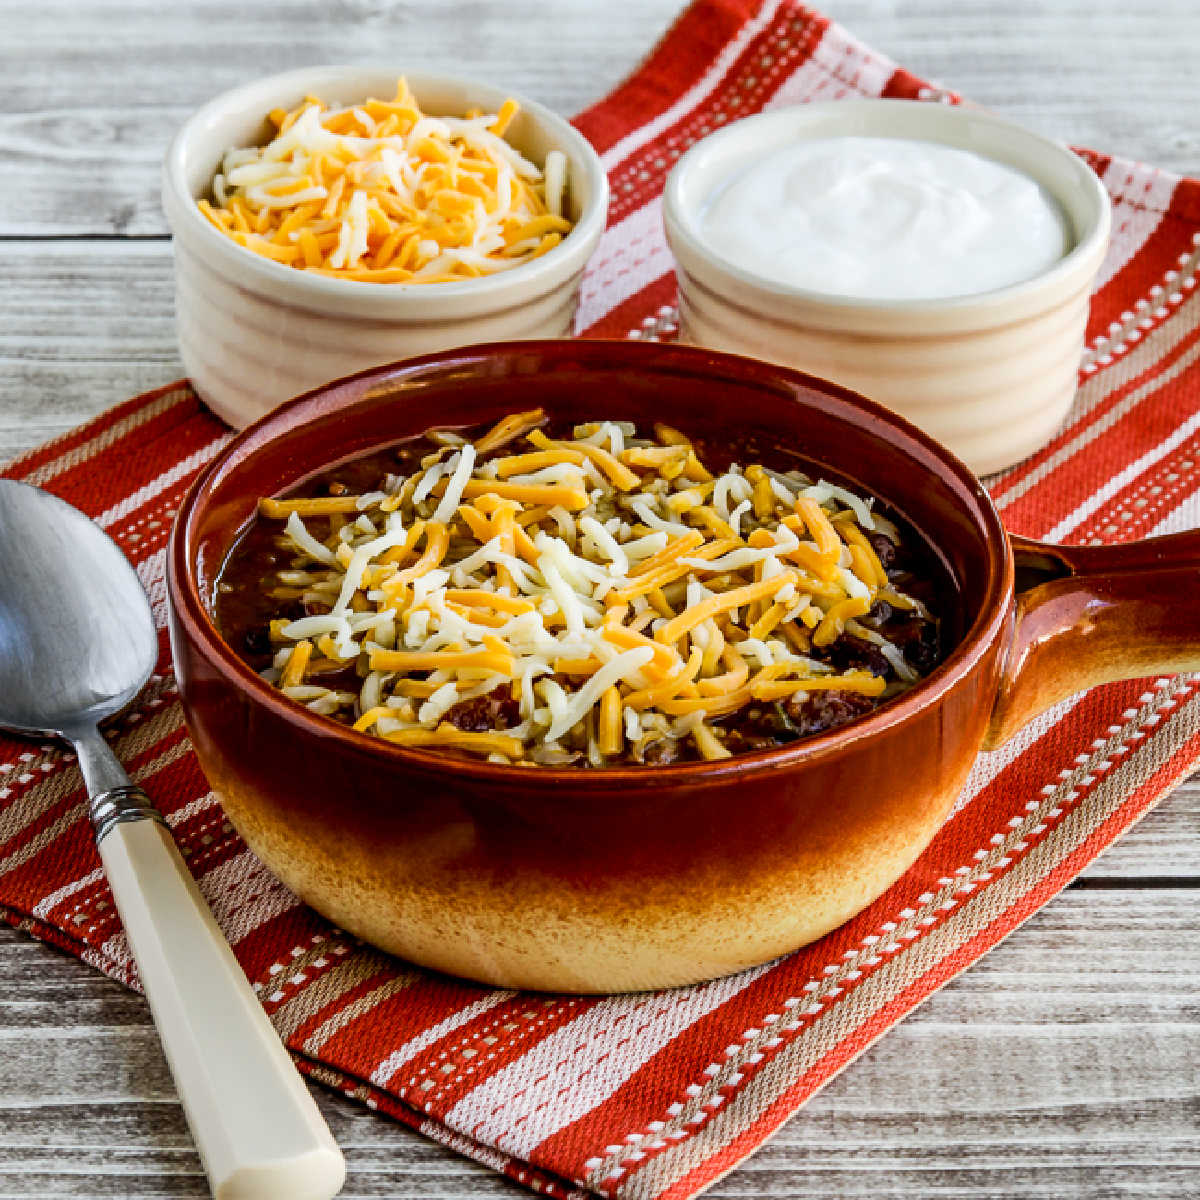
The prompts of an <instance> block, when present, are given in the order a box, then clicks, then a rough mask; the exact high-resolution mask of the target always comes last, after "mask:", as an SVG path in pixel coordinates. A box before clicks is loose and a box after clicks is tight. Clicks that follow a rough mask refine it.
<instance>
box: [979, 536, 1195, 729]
mask: <svg viewBox="0 0 1200 1200" xmlns="http://www.w3.org/2000/svg"><path fill="white" fill-rule="evenodd" d="M1011 540H1012V547H1013V558H1014V560H1015V562H1016V568H1017V597H1016V624H1015V627H1014V629H1013V633H1012V636H1011V641H1010V644H1009V648H1008V653H1007V657H1006V658H1005V661H1004V666H1003V670H1002V672H1001V679H1000V690H999V693H998V695H997V698H996V703H995V706H994V707H993V710H992V717H991V723H990V724H989V726H988V732H987V736H986V737H985V739H984V749H992V748H994V747H996V746H999V745H1000V744H1001V743H1002V742H1005V741H1007V740H1008V739H1009V738H1010V737H1011V736H1012V735H1013V734H1014V733H1016V732H1017V730H1018V729H1020V728H1021V727H1022V726H1023V725H1025V724H1027V723H1028V722H1029V721H1031V720H1032V719H1033V718H1034V717H1036V716H1037V715H1038V713H1040V712H1043V711H1045V710H1046V709H1047V708H1049V707H1050V706H1051V705H1052V704H1057V703H1058V702H1059V701H1060V700H1065V699H1066V698H1067V697H1068V696H1071V695H1073V694H1074V693H1075V692H1079V691H1082V690H1083V689H1084V688H1089V687H1093V686H1094V685H1096V684H1098V683H1111V682H1112V681H1114V680H1117V679H1139V678H1141V677H1143V676H1146V675H1173V674H1175V673H1176V672H1179V671H1195V670H1200V529H1193V530H1189V531H1188V532H1187V533H1176V534H1171V535H1169V536H1167V537H1158V538H1149V539H1147V540H1146V541H1142V542H1131V543H1129V544H1127V545H1123V546H1051V545H1047V544H1046V543H1044V542H1034V541H1030V540H1028V539H1026V538H1022V537H1015V536H1014V537H1013V538H1012V539H1011Z"/></svg>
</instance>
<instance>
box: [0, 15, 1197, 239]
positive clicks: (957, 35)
mask: <svg viewBox="0 0 1200 1200" xmlns="http://www.w3.org/2000/svg"><path fill="white" fill-rule="evenodd" d="M677 8H678V5H677V0H614V2H612V3H597V2H595V0H556V3H555V4H554V5H553V6H549V5H547V4H546V3H544V0H509V2H508V3H505V4H496V3H492V4H487V3H482V4H472V5H470V6H463V5H450V4H445V3H443V0H410V2H408V3H395V2H393V3H389V2H387V0H345V2H343V3H339V4H328V3H319V2H317V0H298V2H296V3H291V4H288V5H287V6H286V7H284V8H281V7H279V6H274V5H258V6H247V5H243V4H234V3H231V2H230V0H213V3H211V4H204V5H200V4H175V5H159V4H153V5H152V4H148V3H145V2H144V0H143V2H138V0H113V2H109V3H104V4H99V3H93V4H75V3H72V2H71V0H56V2H54V3H48V4H40V3H34V2H33V0H17V2H14V0H9V3H7V4H6V6H5V17H4V19H5V20H6V21H7V22H9V23H11V27H12V28H14V29H20V31H21V36H20V37H12V38H0V79H3V80H4V105H3V112H2V113H0V157H2V158H3V160H4V162H5V170H6V178H5V186H4V187H3V188H2V189H0V235H16V234H43V235H54V234H71V235H78V234H85V233H92V234H96V233H100V234H154V233H161V232H163V230H164V223H163V219H162V216H161V213H160V211H159V207H158V164H159V162H160V160H161V157H162V153H163V151H164V149H165V147H166V144H167V142H168V140H169V138H170V136H171V134H172V132H173V131H174V129H175V128H176V127H177V126H178V125H179V123H180V122H181V121H182V120H183V118H184V117H185V116H186V115H187V113H189V112H190V111H191V110H192V109H194V108H195V107H197V106H198V105H199V104H201V103H202V102H203V101H204V100H206V99H209V98H210V97H212V96H214V95H216V94H217V93H218V92H220V91H223V90H225V89H226V88H228V87H232V86H234V85H236V84H239V83H242V82H245V81H247V80H249V79H253V78H256V77H258V76H260V75H262V74H264V73H267V72H269V71H274V70H283V69H286V68H290V67H296V66H303V65H309V64H315V63H321V62H329V61H335V60H336V61H343V62H380V61H390V62H394V63H395V64H396V65H397V67H398V68H404V67H408V68H409V69H412V70H416V69H427V70H433V71H454V72H457V73H460V74H464V75H467V76H471V77H475V78H479V79H486V80H489V81H493V82H495V83H497V84H500V85H503V86H506V87H510V88H512V89H514V90H516V91H519V92H522V93H525V94H528V95H530V96H532V97H534V98H536V99H539V100H542V101H543V102H545V103H547V104H549V105H550V106H551V107H553V108H556V109H558V110H559V111H561V112H564V113H572V112H575V111H577V110H578V109H580V108H582V107H583V106H584V105H586V104H589V103H591V102H593V101H594V100H596V99H598V98H599V97H600V96H602V95H603V94H604V93H605V92H606V91H608V90H609V89H610V88H612V87H613V86H614V85H615V84H616V83H617V82H619V80H620V79H621V78H622V77H623V76H624V75H625V73H626V72H627V71H628V70H629V69H630V68H631V67H632V66H633V64H634V63H636V62H637V60H638V59H639V58H641V57H642V55H643V54H644V53H645V52H646V51H647V50H648V49H649V47H650V46H651V44H652V43H653V41H654V40H655V39H656V38H657V37H658V36H659V35H660V34H661V33H662V31H663V30H664V29H665V28H666V26H667V25H668V24H669V22H670V20H671V19H672V17H673V16H674V14H675V13H676V11H677ZM828 8H829V11H830V12H831V14H832V15H834V16H835V17H837V18H838V19H839V20H841V21H842V23H843V24H845V25H846V26H847V27H848V28H850V29H851V30H852V31H853V32H854V33H856V34H857V35H858V36H860V37H861V38H863V39H864V40H866V41H867V42H869V43H870V44H872V45H873V46H874V47H875V48H876V49H878V50H880V51H882V52H884V53H886V54H888V55H889V56H891V57H892V58H893V59H896V60H897V61H899V62H901V63H902V64H903V65H905V66H907V67H908V68H909V69H910V70H913V71H916V72H918V73H920V74H923V75H926V76H929V77H933V78H935V79H937V80H939V81H941V82H943V83H945V84H946V85H947V86H951V87H954V88H956V89H958V90H960V91H962V92H964V93H965V94H967V95H969V96H970V97H971V98H972V99H974V100H975V101H977V102H978V103H981V104H985V105H988V106H990V107H993V108H995V109H997V110H998V111H1001V112H1004V113H1007V114H1008V115H1010V116H1012V117H1014V118H1015V119H1017V120H1020V121H1023V122H1025V123H1026V124H1028V125H1030V126H1032V127H1033V128H1035V129H1038V130H1040V131H1042V132H1044V133H1046V134H1049V135H1051V136H1054V137H1059V138H1062V139H1064V140H1068V141H1072V142H1074V143H1076V144H1079V145H1090V146H1094V147H1096V148H1097V149H1101V150H1107V151H1118V152H1121V153H1124V154H1127V155H1130V156H1133V157H1139V158H1142V159H1145V160H1147V161H1150V162H1154V163H1156V164H1158V165H1159V166H1164V167H1169V168H1172V169H1175V170H1178V171H1188V170H1191V171H1197V170H1200V126H1198V125H1197V124H1196V122H1195V121H1194V119H1193V115H1194V114H1195V113H1196V112H1197V111H1200V72H1197V71H1195V70H1194V69H1193V67H1192V55H1191V53H1190V52H1189V48H1191V49H1194V47H1196V46H1197V45H1198V44H1200V6H1197V5H1196V4H1195V3H1193V0H1150V2H1145V3H1139V4H1136V5H1130V4H1125V3H1123V2H1122V0H1103V2H1102V3H1094V4H1093V3H1083V2H1081V0H1058V2H1057V3H1054V4H1046V5H1020V6H1007V7H1004V8H997V7H996V6H995V5H994V3H993V2H992V0H961V2H956V0H913V2H910V3H905V4H904V5H896V4H891V3H882V2H879V0H839V2H837V3H831V4H830V5H828Z"/></svg>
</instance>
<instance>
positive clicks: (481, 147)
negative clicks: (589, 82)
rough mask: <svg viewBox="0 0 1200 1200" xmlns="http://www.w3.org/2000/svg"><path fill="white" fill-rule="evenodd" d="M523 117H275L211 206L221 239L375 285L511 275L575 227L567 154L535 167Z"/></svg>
mask: <svg viewBox="0 0 1200 1200" xmlns="http://www.w3.org/2000/svg"><path fill="white" fill-rule="evenodd" d="M518 112H519V107H518V105H517V104H516V102H515V101H513V100H507V101H505V103H504V104H503V105H502V106H501V109H500V111H499V112H498V113H469V114H467V115H466V116H463V117H439V116H430V115H427V114H425V113H423V112H422V111H421V108H420V106H419V105H418V103H417V101H416V99H415V97H414V96H413V94H412V92H411V91H410V90H409V87H408V84H407V83H406V82H405V81H404V80H403V79H401V80H400V81H399V82H398V84H397V88H396V95H395V98H394V99H392V100H375V99H370V100H366V101H364V102H363V103H362V104H356V105H351V106H349V107H345V108H330V107H329V106H328V105H326V104H325V103H324V102H323V101H322V100H320V99H317V98H316V97H313V96H309V97H307V98H306V99H305V100H304V101H303V103H301V104H300V105H299V106H298V107H297V108H294V109H292V110H291V111H290V112H288V111H284V110H282V109H278V110H276V111H274V112H272V113H270V114H269V118H268V119H269V120H270V122H271V123H272V124H273V125H274V126H275V129H276V133H275V136H274V137H273V138H272V139H271V140H270V141H269V142H267V143H266V144H265V145H263V146H253V147H245V148H239V149H233V150H230V151H228V152H227V153H226V154H225V156H224V158H223V159H222V162H221V168H220V170H219V171H218V172H217V174H216V176H215V177H214V179H213V184H212V198H211V200H210V199H208V198H205V199H202V200H200V201H199V202H198V204H199V209H200V211H201V213H203V214H204V216H205V217H206V218H207V219H208V220H209V221H210V222H211V223H212V224H213V225H214V226H215V227H216V228H217V229H218V230H220V231H221V233H223V234H225V235H226V236H227V237H229V238H230V239H232V240H233V241H235V242H236V243H237V244H238V245H240V246H243V247H244V248H245V249H247V250H250V251H252V252H254V253H255V254H258V255H261V256H262V257H264V258H269V259H271V260H272V261H274V262H278V263H282V264H283V265H285V266H289V267H294V268H296V269H297V270H301V271H310V272H315V273H317V274H321V275H329V276H332V277H335V278H338V279H352V280H358V281H362V282H368V283H421V284H424V283H454V282H460V281H462V280H465V279H474V278H479V277H481V276H485V275H493V274H495V273H497V272H499V271H508V270H511V269H512V268H513V267H517V266H520V265H521V264H522V263H524V262H528V261H530V260H531V259H534V258H537V257H539V256H541V255H543V254H545V253H546V252H547V251H549V250H551V249H553V248H554V247H555V246H556V245H558V243H559V242H560V241H561V240H562V239H563V238H564V237H565V236H566V235H567V234H568V233H570V231H571V228H572V223H571V221H570V219H569V218H568V216H567V213H566V207H565V206H566V199H567V191H568V186H569V181H568V179H567V169H566V168H567V164H566V158H565V156H564V155H563V154H562V152H561V151H559V150H551V151H550V152H549V154H547V156H546V161H545V163H544V164H543V166H541V167H539V166H538V165H537V164H535V163H532V162H530V161H529V159H527V158H526V157H525V156H524V155H523V154H521V153H520V152H519V151H518V150H517V149H516V148H515V147H514V146H513V145H512V144H511V143H510V142H508V141H507V140H506V139H505V137H504V135H505V133H506V131H507V130H508V128H509V126H510V125H511V123H512V121H513V119H514V118H515V117H516V116H517V113H518Z"/></svg>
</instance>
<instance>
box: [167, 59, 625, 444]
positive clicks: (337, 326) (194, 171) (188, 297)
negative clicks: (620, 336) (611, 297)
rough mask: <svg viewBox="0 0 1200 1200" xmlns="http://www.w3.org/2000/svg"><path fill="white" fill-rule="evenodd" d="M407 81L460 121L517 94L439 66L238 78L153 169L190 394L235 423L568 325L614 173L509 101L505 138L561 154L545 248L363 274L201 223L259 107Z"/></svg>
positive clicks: (527, 149) (347, 95) (541, 116)
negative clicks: (464, 265) (406, 361)
mask: <svg viewBox="0 0 1200 1200" xmlns="http://www.w3.org/2000/svg"><path fill="white" fill-rule="evenodd" d="M401 75H403V76H404V77H405V78H406V79H407V80H408V84H409V86H410V88H411V89H412V91H413V94H414V95H415V96H416V98H417V100H418V102H419V103H420V105H421V107H422V109H423V110H424V111H425V112H427V113H430V114H431V115H436V116H443V115H455V116H460V115H462V114H463V113H464V112H466V110H467V109H468V108H471V107H473V106H474V107H478V108H482V109H483V110H484V111H485V112H486V111H496V110H497V109H499V107H500V105H501V104H503V102H504V100H505V99H506V98H507V97H508V96H509V95H510V94H511V93H508V92H506V91H503V90H501V89H499V88H495V87H491V86H489V85H487V84H481V83H474V82H472V81H470V80H466V79H458V78H455V77H453V76H445V75H425V74H421V73H419V72H413V71H406V70H404V69H403V68H401V67H395V68H391V69H383V68H374V69H368V68H363V67H311V68H305V69H303V70H299V71H290V72H288V73H286V74H283V75H275V76H272V77H271V78H268V79H263V80H260V81H258V82H256V83H251V84H247V85H246V86H244V87H240V88H235V89H234V90H233V91H230V92H226V93H224V94H223V95H221V96H218V97H217V98H216V99H214V100H212V101H210V102H209V103H208V104H206V105H205V106H204V107H203V108H201V109H200V110H199V111H197V112H196V113H195V114H194V115H193V116H192V117H191V118H189V119H188V121H187V122H186V123H185V124H184V125H183V126H182V128H181V129H180V130H179V132H178V133H177V134H176V135H175V138H174V140H173V141H172V142H171V145H170V147H169V149H168V150H167V156H166V160H165V162H164V165H163V189H162V199H163V208H164V210H165V212H166V215H167V221H168V224H169V225H170V227H171V232H172V233H173V234H174V236H175V316H176V323H177V328H178V336H179V349H180V354H181V355H182V358H183V365H184V366H185V368H186V369H187V373H188V376H189V377H190V379H191V381H192V384H193V386H194V387H195V389H196V391H197V392H199V393H200V395H201V397H202V398H203V399H204V401H205V402H206V403H207V404H208V406H209V407H210V408H211V409H212V410H213V411H214V412H215V413H216V414H217V415H218V416H219V417H221V418H222V419H223V420H226V421H228V422H229V423H230V424H231V425H233V426H235V427H237V428H241V427H242V426H244V425H247V424H249V423H250V422H251V421H254V420H257V418H259V417H261V416H262V415H263V414H264V413H266V412H269V411H270V410H271V409H272V408H274V407H275V406H276V405H277V404H280V403H282V402H283V401H284V400H287V399H290V398H291V397H292V396H295V395H297V394H298V393H300V392H305V391H308V390H309V389H310V388H313V387H316V386H317V385H318V384H321V383H324V382H325V381H326V380H328V379H332V378H335V377H336V376H339V375H347V374H350V373H351V372H354V371H360V370H364V369H365V368H367V367H373V366H377V365H379V364H380V363H384V362H391V361H393V360H395V359H398V358H404V357H406V356H409V355H413V354H425V353H429V352H430V351H434V350H444V349H449V348H451V347H454V346H462V345H467V344H469V343H471V342H482V341H490V340H493V339H497V338H504V339H520V338H545V337H560V336H563V335H565V334H567V333H569V332H570V329H571V322H572V320H573V318H574V314H575V303H576V298H577V296H578V292H579V282H580V279H581V277H582V275H583V268H584V265H585V263H586V262H587V260H588V258H589V257H590V256H591V253H592V251H593V250H594V249H595V248H596V243H597V241H598V240H599V238H600V234H601V232H602V231H603V229H604V222H605V217H606V214H607V209H608V181H607V178H606V176H605V173H604V170H603V168H602V167H601V165H600V160H599V158H598V157H597V155H596V152H595V151H594V150H593V149H592V148H591V146H590V145H589V144H588V143H587V141H586V140H585V139H584V138H583V137H582V136H581V135H580V134H579V133H577V132H576V131H575V129H573V128H572V127H571V125H569V124H568V123H567V122H566V121H564V120H563V119H562V118H561V117H558V116H556V115H555V114H554V113H552V112H551V111H550V110H549V109H547V108H544V107H543V106H542V105H540V104H536V103H534V102H533V101H531V100H526V99H524V98H522V97H519V96H518V97H514V98H515V99H517V100H518V102H519V103H520V105H521V111H520V113H519V114H518V116H517V117H516V119H515V120H514V121H513V122H512V124H511V126H510V127H509V131H508V134H507V139H508V140H509V141H510V142H512V144H513V145H514V146H516V148H517V149H518V150H520V151H521V153H523V154H524V155H525V156H526V157H527V158H530V159H531V160H532V161H534V162H536V163H539V164H540V163H543V162H544V161H545V158H546V155H547V154H548V153H549V152H550V151H551V150H561V151H562V152H563V153H564V154H565V155H566V158H567V188H568V192H567V209H568V215H569V216H570V217H571V219H572V220H573V221H574V222H575V228H574V229H573V230H572V231H571V232H570V234H568V235H567V236H566V237H565V238H564V239H563V241H562V242H561V243H560V244H559V245H558V246H556V247H555V248H554V249H553V250H551V251H549V253H547V254H544V255H543V256H542V257H541V258H538V259H535V260H533V261H532V262H528V263H524V264H522V265H521V266H519V267H515V268H513V269H512V270H510V271H505V272H503V273H501V274H497V275H492V276H489V277H487V278H481V279H471V280H465V281H464V282H462V283H439V284H403V283H387V284H379V283H362V282H357V281H354V280H347V279H333V278H329V277H327V276H321V275H316V274H311V273H309V272H305V271H297V270H295V269H294V268H292V267H288V266H285V265H283V264H281V263H276V262H271V261H269V260H268V259H265V258H262V257H260V256H259V255H256V254H254V253H252V252H251V251H249V250H246V249H244V248H243V247H241V246H238V245H237V244H236V243H234V242H232V241H231V240H230V239H229V238H227V237H225V236H223V235H222V234H221V233H219V232H218V231H217V230H216V229H214V228H213V227H212V225H211V224H210V223H209V222H208V221H207V220H206V219H205V218H204V216H203V215H202V214H201V213H200V211H199V209H198V208H197V207H196V201H197V199H199V198H200V197H202V196H205V195H207V194H208V191H209V188H210V187H211V184H212V178H213V175H214V174H215V172H216V170H217V167H218V164H219V163H220V161H221V158H222V156H223V155H224V153H225V151H226V150H228V149H230V148H231V147H234V146H248V145H256V144H261V143H263V142H265V141H266V140H267V139H268V137H269V136H270V128H269V127H268V123H267V120H266V114H267V113H268V112H270V111H271V110H272V109H274V108H292V107H294V106H295V105H296V104H298V103H299V102H300V101H301V100H302V99H303V98H304V97H305V96H308V95H315V96H319V97H320V98H321V99H323V100H325V101H327V102H329V103H336V104H348V103H352V102H355V101H361V100H364V99H366V98H368V97H369V96H391V95H393V94H394V93H395V90H396V80H397V79H398V78H399V77H400V76H401Z"/></svg>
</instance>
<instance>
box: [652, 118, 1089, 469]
mask: <svg viewBox="0 0 1200 1200" xmlns="http://www.w3.org/2000/svg"><path fill="white" fill-rule="evenodd" d="M663 215H664V223H665V226H666V232H667V239H668V241H669V242H670V245H671V249H672V251H673V252H674V254H675V258H676V264H677V273H678V276H679V292H680V327H681V335H682V336H683V337H684V338H685V339H686V340H688V341H693V342H697V343H700V344H703V345H708V346H713V347H715V348H719V349H724V350H734V351H737V352H739V353H743V354H750V355H753V356H755V357H758V358H765V359H770V360H773V361H776V362H784V363H787V364H788V365H791V366H795V367H799V368H800V369H802V370H805V371H808V372H809V373H811V374H814V375H819V376H822V377H824V378H826V379H831V380H833V381H835V382H837V383H840V384H842V385H843V386H846V387H849V388H852V389H854V390H855V391H858V392H861V393H862V394H864V395H866V396H869V397H870V398H871V399H874V400H878V401H880V402H882V403H884V404H886V405H888V406H889V407H891V408H893V409H894V410H896V411H897V412H899V413H901V414H902V415H903V416H906V417H908V418H909V419H910V420H912V421H913V422H914V423H915V424H917V425H920V426H921V427H922V428H924V429H925V430H926V431H927V432H929V433H932V434H933V435H934V436H935V437H937V438H938V439H939V440H941V441H942V442H944V443H945V444H946V445H947V446H949V448H950V449H951V450H953V451H954V452H955V453H957V454H958V455H959V456H960V457H961V458H962V459H963V460H964V461H965V462H966V463H967V465H968V466H970V467H971V468H972V469H973V470H974V471H976V472H977V473H979V474H985V473H988V472H991V471H996V470H1000V469H1001V468H1003V467H1006V466H1009V465H1011V464H1012V463H1014V462H1017V461H1018V460H1020V459H1022V458H1024V457H1026V456H1027V455H1028V454H1030V453H1032V452H1033V451H1034V450H1036V449H1037V448H1038V447H1039V446H1041V445H1043V444H1044V443H1045V442H1046V441H1047V440H1048V439H1049V438H1050V437H1051V436H1052V435H1053V433H1054V431H1055V430H1056V429H1057V428H1058V426H1059V425H1060V424H1061V422H1062V420H1063V418H1064V417H1065V415H1066V412H1067V409H1068V408H1069V407H1070V404H1071V400H1072V398H1073V396H1074V393H1075V382H1076V376H1077V371H1078V366H1079V356H1080V353H1081V351H1082V345H1083V335H1084V327H1085V325H1086V322H1087V312H1088V300H1089V296H1090V293H1091V288H1092V285H1093V283H1094V281H1095V277H1096V274H1097V272H1098V270H1099V268H1100V264H1101V262H1102V260H1103V257H1104V253H1105V250H1106V248H1107V244H1108V235H1109V229H1110V225H1111V213H1110V204H1109V200H1108V196H1107V193H1106V192H1105V191H1104V188H1103V186H1102V185H1101V184H1100V181H1099V179H1098V178H1097V177H1096V176H1095V174H1094V173H1093V172H1092V171H1091V170H1090V169H1089V168H1088V166H1087V165H1086V164H1085V163H1084V162H1083V161H1082V160H1081V159H1080V158H1078V157H1077V156H1076V155H1074V154H1072V153H1071V152H1070V151H1069V150H1068V149H1066V148H1065V147H1063V146H1060V145H1058V144H1056V143H1054V142H1051V141H1047V140H1046V139H1044V138H1041V137H1038V136H1037V135H1035V134H1032V133H1029V132H1028V131H1026V130H1024V129H1022V128H1020V127H1019V126H1016V125H1013V124H1012V123H1011V122H1008V121H1005V120H1003V119H1001V118H999V117H995V116H992V115H990V114H986V113H980V112H976V111H973V110H969V109H960V108H953V107H949V106H946V105H940V104H918V103H913V102H911V101H898V100H857V101H839V102H836V103H831V104H809V105H801V106H798V107H796V108H792V109H784V110H780V111H778V112H773V113H765V114H761V115H759V116H756V117H749V118H747V119H745V120H742V121H738V122H736V123H734V124H731V125H728V126H726V127H725V128H724V129H722V130H720V131H719V132H718V133H715V134H713V135H711V136H710V137H707V138H705V139H703V140H702V141H700V142H698V143H697V144H696V145H695V146H693V147H692V149H691V150H689V151H688V152H687V153H686V154H685V155H684V156H683V157H682V158H681V159H680V161H679V162H678V164H677V165H676V166H675V168H674V170H673V171H672V172H671V175H670V177H669V178H668V180H667V186H666V192H665V195H664V204H663Z"/></svg>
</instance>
